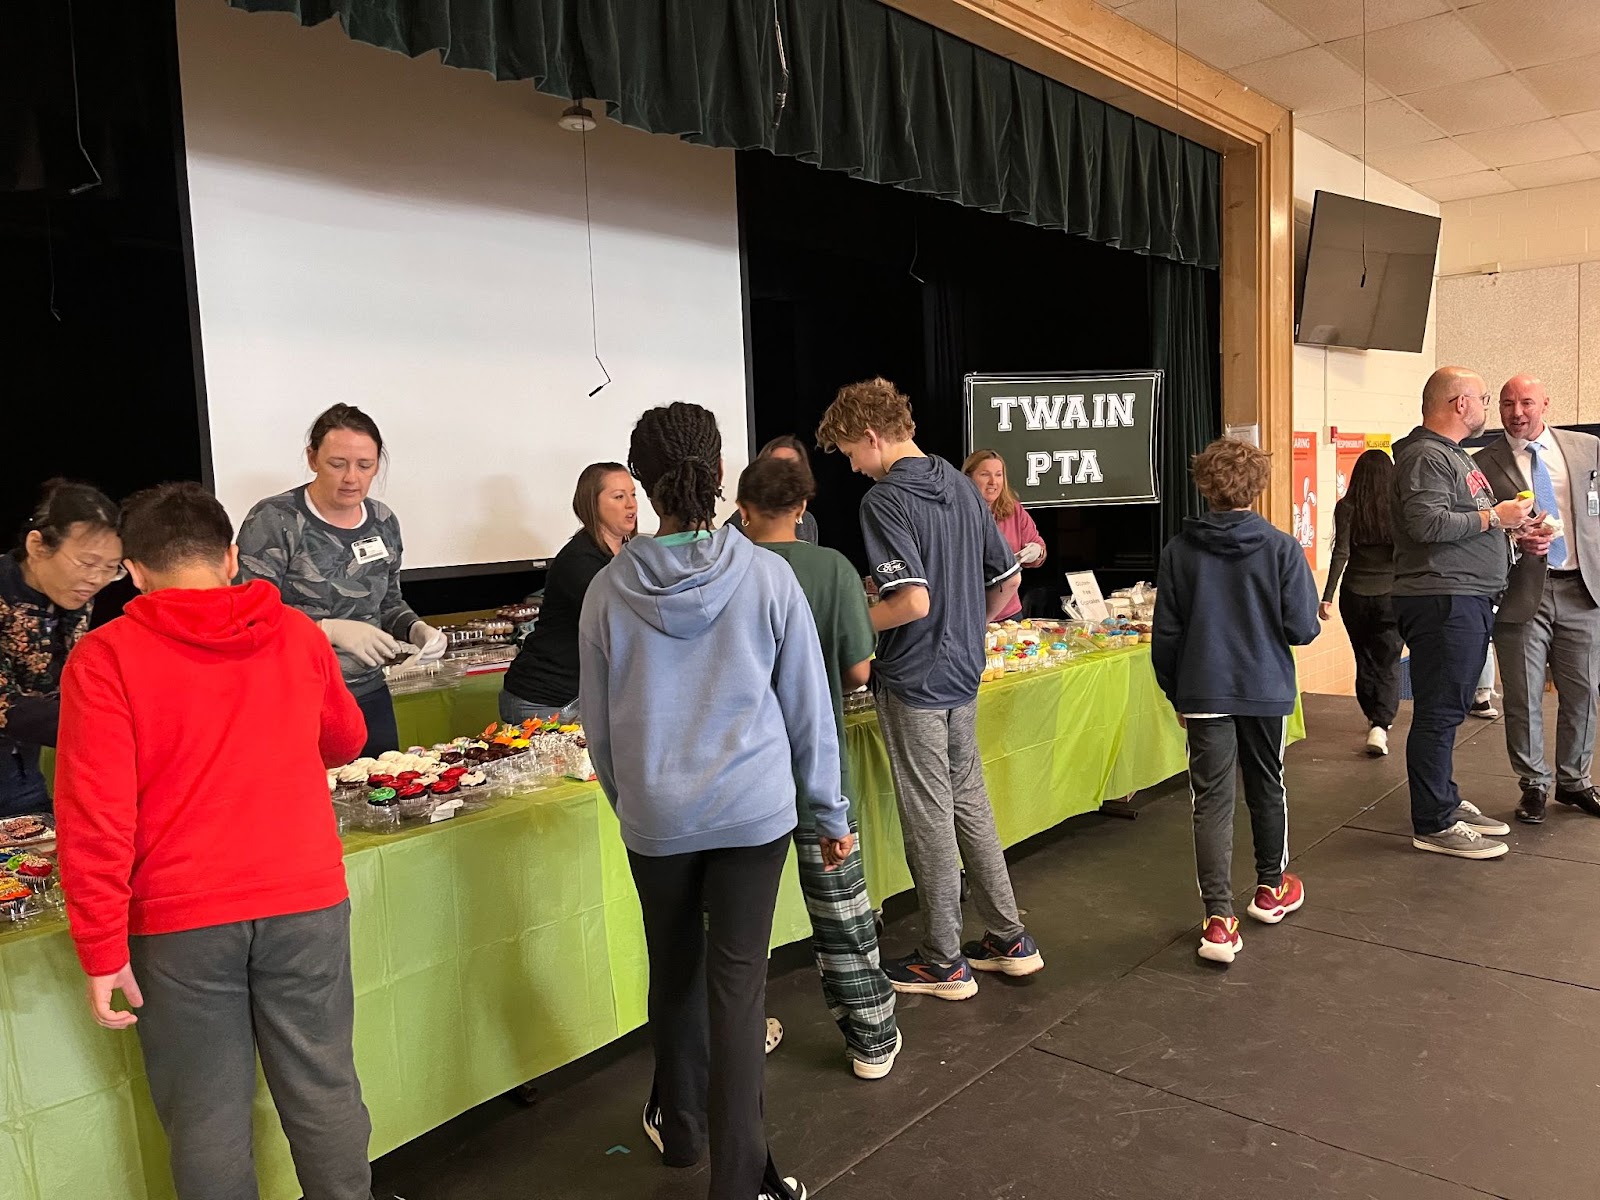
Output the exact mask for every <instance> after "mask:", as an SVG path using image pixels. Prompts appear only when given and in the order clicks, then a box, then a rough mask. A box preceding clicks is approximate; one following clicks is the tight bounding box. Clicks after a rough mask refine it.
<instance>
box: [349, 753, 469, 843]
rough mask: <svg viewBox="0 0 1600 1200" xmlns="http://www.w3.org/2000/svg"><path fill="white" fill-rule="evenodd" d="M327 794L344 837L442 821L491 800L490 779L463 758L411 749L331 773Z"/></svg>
mask: <svg viewBox="0 0 1600 1200" xmlns="http://www.w3.org/2000/svg"><path fill="white" fill-rule="evenodd" d="M328 791H329V794H330V795H331V797H332V799H333V808H334V812H335V814H336V815H337V816H338V817H339V832H340V833H344V832H345V831H347V830H350V829H365V830H376V831H378V832H383V831H394V830H398V829H400V828H402V827H405V826H416V825H422V824H428V823H431V822H435V821H444V820H448V819H449V818H451V817H453V816H455V815H456V813H458V812H460V811H462V810H463V809H467V810H470V809H473V808H480V807H483V805H484V804H485V803H487V801H488V799H489V780H488V777H487V776H486V775H485V774H484V773H483V772H482V771H480V770H476V769H474V767H473V765H472V764H470V763H468V762H466V761H464V760H463V759H462V758H461V757H460V756H459V755H450V756H448V757H447V756H446V755H445V754H444V753H442V752H440V751H438V750H429V749H425V748H423V747H421V746H413V747H412V748H411V749H410V750H406V751H400V750H389V751H386V752H385V753H383V754H381V755H379V756H378V757H377V758H359V759H357V760H356V761H355V762H353V763H350V764H348V765H347V766H343V767H340V768H339V769H337V770H334V771H329V772H328Z"/></svg>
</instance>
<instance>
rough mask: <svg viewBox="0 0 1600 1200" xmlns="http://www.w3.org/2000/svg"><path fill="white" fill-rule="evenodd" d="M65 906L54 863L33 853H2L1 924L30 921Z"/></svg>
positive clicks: (0, 883)
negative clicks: (3, 922) (7, 854)
mask: <svg viewBox="0 0 1600 1200" xmlns="http://www.w3.org/2000/svg"><path fill="white" fill-rule="evenodd" d="M62 904H63V900H62V897H61V885H60V881H59V879H58V878H57V876H56V864H55V860H54V859H52V858H50V857H48V856H46V855H43V854H38V853H35V852H34V851H31V850H22V851H17V852H15V853H12V854H10V855H9V856H4V855H3V853H0V921H26V920H28V919H29V918H30V917H37V916H39V915H41V914H43V913H48V912H53V911H57V910H59V909H60V908H61V907H62Z"/></svg>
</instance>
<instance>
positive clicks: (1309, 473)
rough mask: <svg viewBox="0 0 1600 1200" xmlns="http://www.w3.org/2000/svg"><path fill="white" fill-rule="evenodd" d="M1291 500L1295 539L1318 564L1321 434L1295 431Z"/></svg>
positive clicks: (1308, 560) (1315, 566) (1312, 566)
mask: <svg viewBox="0 0 1600 1200" xmlns="http://www.w3.org/2000/svg"><path fill="white" fill-rule="evenodd" d="M1290 489H1291V490H1290V493H1289V502H1290V503H1291V504H1292V505H1293V506H1294V529H1293V530H1292V531H1291V532H1293V534H1294V540H1295V541H1297V542H1299V543H1300V545H1301V546H1303V547H1304V548H1305V552H1306V561H1307V562H1308V563H1310V564H1311V569H1312V570H1316V568H1317V435H1316V434H1314V433H1297V434H1295V435H1294V474H1293V475H1292V476H1291V479H1290Z"/></svg>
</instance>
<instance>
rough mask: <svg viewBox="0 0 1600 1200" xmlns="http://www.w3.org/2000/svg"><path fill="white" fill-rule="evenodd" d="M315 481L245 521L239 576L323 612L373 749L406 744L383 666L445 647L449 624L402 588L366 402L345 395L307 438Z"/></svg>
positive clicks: (315, 616) (318, 616)
mask: <svg viewBox="0 0 1600 1200" xmlns="http://www.w3.org/2000/svg"><path fill="white" fill-rule="evenodd" d="M306 461H307V463H309V464H310V467H311V470H312V472H313V474H314V475H315V476H316V478H314V479H313V480H312V481H311V482H310V483H307V484H303V485H301V486H300V487H297V488H294V489H292V490H290V491H287V492H284V493H282V494H281V495H277V496H268V497H267V498H266V499H265V500H262V501H261V502H260V503H259V504H257V505H256V506H255V507H254V508H252V509H251V510H250V514H249V515H248V516H247V517H245V519H244V523H243V524H242V525H240V526H239V582H241V583H243V582H245V581H247V580H250V579H265V580H267V581H268V582H270V583H272V584H275V585H276V586H277V588H278V590H279V591H280V592H282V593H283V602H284V603H285V604H287V605H289V606H290V607H291V608H298V609H299V610H300V611H301V612H303V613H305V614H306V615H307V616H308V617H310V618H311V619H312V620H314V621H316V622H317V623H318V624H319V625H320V626H321V627H322V631H323V632H324V633H325V634H327V635H328V640H329V641H330V642H332V643H333V648H334V650H335V652H336V653H337V654H338V656H339V666H340V668H341V669H342V670H343V672H344V681H345V684H346V686H347V687H349V689H350V691H351V692H352V693H353V694H354V696H355V698H356V703H358V704H359V705H360V706H361V711H362V713H363V714H364V715H365V716H366V718H367V745H366V748H365V749H364V750H363V751H362V753H363V754H368V755H376V754H381V753H383V752H384V751H385V750H396V749H398V748H399V741H400V734H399V730H398V729H397V727H396V725H395V717H394V702H393V701H392V700H391V699H390V698H389V688H388V685H387V684H386V683H385V682H384V675H383V668H384V667H385V666H386V665H387V664H389V663H391V662H394V661H396V660H397V659H400V658H403V657H405V656H407V655H410V654H417V655H418V660H419V661H421V662H432V661H435V660H437V659H439V658H442V657H444V652H445V649H446V647H447V642H446V640H445V636H444V634H442V633H440V632H439V631H438V630H437V629H434V628H433V627H432V626H430V625H428V624H426V623H425V622H424V621H423V620H422V619H421V618H420V617H418V616H417V614H416V613H415V612H413V611H412V609H411V606H410V605H409V604H407V603H406V601H405V597H404V596H402V595H401V594H400V555H401V551H402V546H401V541H400V522H399V521H398V520H396V518H395V515H394V513H392V512H390V511H389V508H388V506H387V505H385V504H383V503H381V502H380V501H377V500H373V499H369V498H368V495H367V493H368V492H369V491H370V490H371V488H372V481H373V480H374V479H376V478H377V475H378V468H379V466H380V465H381V464H382V462H383V435H382V434H381V433H379V432H378V426H377V423H376V422H375V421H373V419H372V418H371V417H369V416H367V414H366V413H364V412H362V411H361V410H360V409H359V408H353V407H351V406H350V405H348V404H335V405H334V406H333V407H332V408H330V409H328V411H327V412H325V413H323V414H322V415H321V416H320V417H318V418H317V419H316V422H315V423H314V424H313V425H312V426H311V432H310V433H309V434H308V435H307V438H306Z"/></svg>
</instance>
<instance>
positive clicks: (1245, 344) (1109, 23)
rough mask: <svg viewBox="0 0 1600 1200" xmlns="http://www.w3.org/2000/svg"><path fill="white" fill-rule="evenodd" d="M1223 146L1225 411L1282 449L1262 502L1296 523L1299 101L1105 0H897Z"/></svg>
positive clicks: (923, 16)
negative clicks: (1292, 509)
mask: <svg viewBox="0 0 1600 1200" xmlns="http://www.w3.org/2000/svg"><path fill="white" fill-rule="evenodd" d="M884 3H886V4H888V5H889V6H890V7H892V8H897V9H899V10H901V11H902V12H905V13H907V14H909V15H911V16H913V17H916V18H917V19H918V20H921V21H925V22H927V23H928V24H929V25H933V26H935V27H937V28H939V29H943V30H945V31H947V32H949V33H952V34H954V35H955V36H957V37H959V38H962V39H963V40H965V41H968V42H971V43H972V44H973V45H976V46H982V47H983V48H984V49H986V50H991V51H993V52H995V53H996V54H1001V55H1004V56H1005V57H1006V58H1009V59H1011V60H1012V61H1014V62H1017V63H1020V64H1021V65H1023V66H1025V67H1028V68H1029V69H1031V70H1034V71H1037V72H1039V73H1040V74H1041V75H1045V76H1048V77H1049V78H1052V79H1057V80H1060V81H1061V82H1062V83H1065V84H1067V85H1068V86H1070V87H1074V88H1077V89H1078V90H1079V91H1081V92H1087V93H1089V94H1090V95H1093V96H1097V97H1099V98H1100V99H1103V100H1105V101H1107V102H1108V103H1110V104H1115V105H1116V106H1117V107H1118V108H1122V109H1125V110H1127V111H1128V112H1131V113H1133V114H1134V115H1136V116H1139V117H1143V118H1145V119H1146V120H1148V121H1150V122H1152V123H1154V124H1157V125H1160V126H1162V127H1164V128H1167V129H1172V130H1174V131H1176V132H1178V133H1180V134H1182V135H1183V136H1184V137H1187V138H1190V139H1192V140H1193V141H1196V142H1199V143H1201V144H1202V145H1206V146H1210V147H1211V148H1212V149H1214V150H1217V151H1218V152H1220V153H1221V154H1222V156H1223V160H1222V264H1221V271H1222V280H1221V292H1222V322H1221V335H1222V346H1221V353H1222V419H1223V421H1224V422H1226V423H1228V424H1241V425H1251V424H1254V425H1257V426H1259V427H1260V431H1261V445H1262V448H1263V449H1265V450H1267V451H1268V452H1270V453H1271V454H1272V482H1271V484H1269V486H1268V488H1267V491H1266V494H1265V495H1263V496H1262V498H1261V502H1260V505H1259V507H1260V508H1261V511H1262V512H1263V513H1264V514H1265V515H1266V516H1267V517H1268V518H1269V519H1270V520H1271V521H1272V522H1273V523H1274V524H1275V525H1277V526H1279V527H1280V528H1283V529H1287V528H1288V527H1289V472H1290V467H1291V459H1292V457H1293V455H1292V452H1291V448H1290V442H1291V438H1292V426H1293V422H1294V417H1293V401H1294V383H1293V378H1292V372H1293V369H1294V344H1293V337H1294V123H1293V117H1292V115H1291V114H1290V112H1289V110H1288V109H1286V108H1283V107H1282V106H1280V105H1278V104H1276V103H1274V102H1273V101H1271V100H1268V99H1267V98H1266V97H1265V96H1262V95H1260V94H1258V93H1256V92H1252V91H1251V90H1250V89H1249V88H1247V87H1245V86H1244V85H1243V84H1241V83H1239V82H1238V81H1237V80H1235V79H1233V78H1231V77H1230V76H1228V75H1226V74H1224V73H1223V72H1221V71H1218V70H1217V69H1216V68H1215V67H1211V66H1208V65H1207V64H1206V63H1203V62H1201V61H1200V60H1199V59H1197V58H1193V57H1191V56H1190V55H1188V54H1184V53H1182V52H1181V51H1179V50H1175V49H1174V47H1173V46H1172V44H1171V43H1170V42H1167V41H1164V40H1162V39H1161V38H1159V37H1157V36H1156V35H1155V34H1153V33H1150V32H1149V31H1148V30H1145V29H1142V28H1141V27H1139V26H1137V25H1135V24H1133V22H1131V21H1129V20H1126V19H1125V18H1123V17H1119V16H1118V15H1117V14H1116V13H1115V12H1113V11H1112V10H1110V9H1106V8H1101V7H1100V6H1099V5H1098V4H1096V3H1094V0H884Z"/></svg>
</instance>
